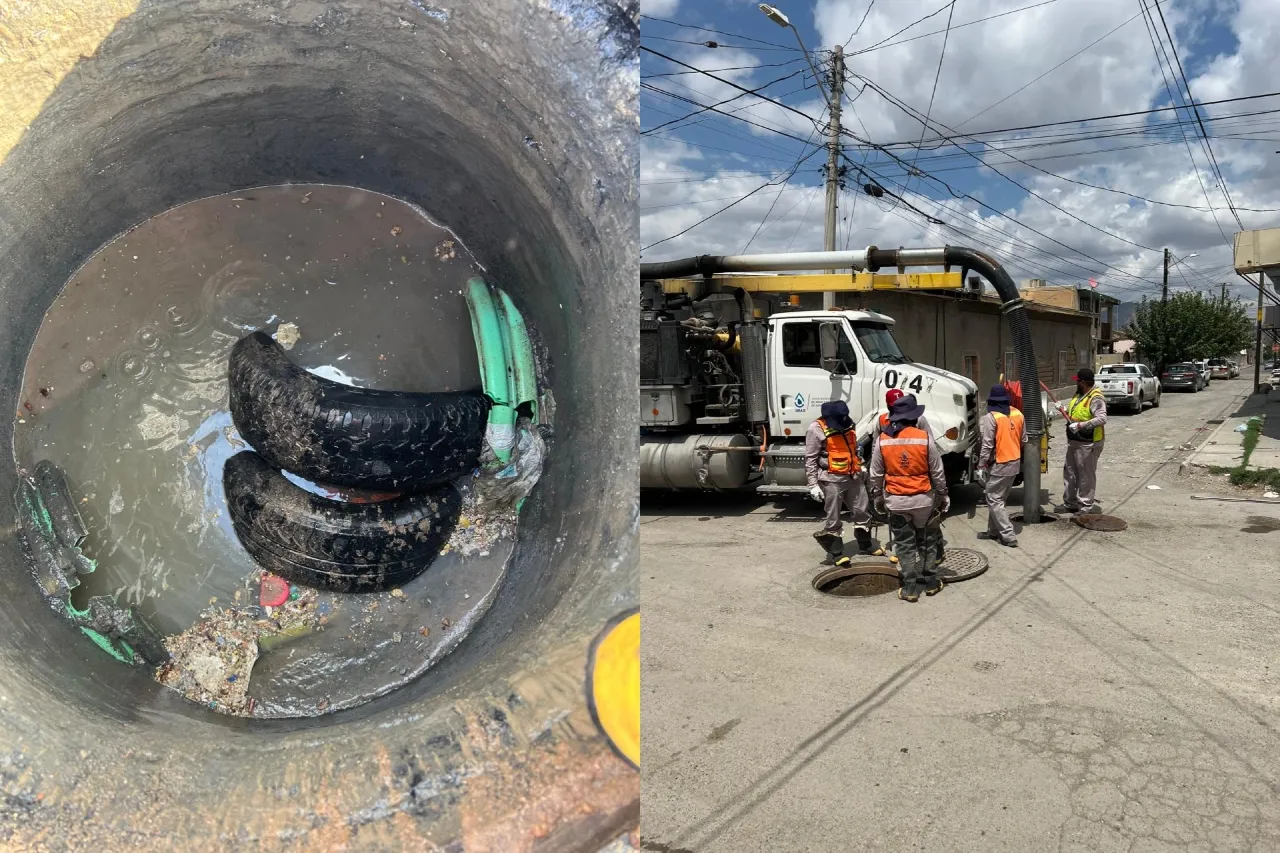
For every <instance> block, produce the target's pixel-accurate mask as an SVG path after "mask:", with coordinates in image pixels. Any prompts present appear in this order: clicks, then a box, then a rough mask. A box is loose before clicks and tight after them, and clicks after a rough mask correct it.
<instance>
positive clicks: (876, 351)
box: [853, 323, 911, 364]
mask: <svg viewBox="0 0 1280 853" xmlns="http://www.w3.org/2000/svg"><path fill="white" fill-rule="evenodd" d="M853 333H854V334H855V335H857V336H858V343H860V344H862V349H863V350H864V351H865V352H866V353H867V358H869V359H871V360H872V361H874V362H875V363H876V364H906V363H908V362H909V361H911V359H909V358H907V357H906V356H905V355H903V354H902V350H901V349H899V348H898V342H897V341H896V340H894V338H893V332H890V331H889V327H888V326H886V325H885V324H884V323H854V324H853Z"/></svg>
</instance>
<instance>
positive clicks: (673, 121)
mask: <svg viewBox="0 0 1280 853" xmlns="http://www.w3.org/2000/svg"><path fill="white" fill-rule="evenodd" d="M803 73H804V69H803V68H801V69H800V70H798V71H792V72H791V73H790V74H787V75H786V76H784V77H778V78H777V79H775V80H770V81H769V82H768V83H765V84H763V85H761V86H757V87H756V88H755V89H752V90H751V92H749V93H739V94H737V95H734V96H733V97H732V98H725V99H724V100H723V101H719V102H717V103H714V104H710V105H709V106H704V107H702V108H701V109H697V110H694V111H693V112H691V113H689V114H688V115H686V116H682V117H680V118H673V119H671V120H670V121H664V122H663V123H662V124H659V125H656V126H654V127H651V128H649V129H648V130H642V131H640V135H641V136H647V135H648V134H650V133H653V132H654V131H655V130H661V129H662V128H664V127H666V126H667V125H671V124H677V123H679V122H682V121H684V120H685V119H691V118H693V117H694V116H696V115H701V114H702V113H705V112H707V111H708V110H715V109H716V107H723V106H724V105H725V104H728V103H731V102H733V101H736V100H738V99H739V98H745V97H747V94H752V95H755V94H758V93H759V92H761V91H762V90H764V89H767V88H769V87H770V86H772V85H774V84H776V83H781V82H782V81H783V80H790V79H791V78H792V77H795V76H796V75H797V74H803ZM650 85H652V84H650ZM717 112H718V110H717Z"/></svg>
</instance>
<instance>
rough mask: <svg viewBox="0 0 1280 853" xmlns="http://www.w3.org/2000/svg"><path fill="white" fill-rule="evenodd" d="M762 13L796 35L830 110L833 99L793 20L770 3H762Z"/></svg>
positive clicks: (801, 50) (805, 59)
mask: <svg viewBox="0 0 1280 853" xmlns="http://www.w3.org/2000/svg"><path fill="white" fill-rule="evenodd" d="M760 11H761V12H764V15H765V17H766V18H768V19H769V20H771V21H773V22H774V23H775V24H777V25H778V26H780V27H782V28H784V29H788V30H791V32H793V33H795V34H796V42H798V43H799V45H800V52H801V53H803V54H804V61H805V62H807V63H809V70H810V71H812V72H813V78H814V80H816V81H817V83H818V91H819V92H821V93H822V100H824V101H826V103H827V107H828V108H830V106H831V98H830V96H828V95H827V89H826V87H825V86H823V85H822V77H821V76H820V75H819V74H818V69H817V68H815V67H814V65H813V60H812V59H810V58H809V50H808V48H806V47H805V46H804V39H802V38H800V31H799V30H797V29H796V28H795V26H794V25H792V23H791V19H790V18H788V17H787V16H786V15H784V14H782V10H781V9H779V8H778V7H777V6H770V5H769V4H768V3H761V4H760Z"/></svg>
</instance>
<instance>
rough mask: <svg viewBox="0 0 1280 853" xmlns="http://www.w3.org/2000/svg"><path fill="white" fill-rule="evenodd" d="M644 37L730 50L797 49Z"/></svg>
mask: <svg viewBox="0 0 1280 853" xmlns="http://www.w3.org/2000/svg"><path fill="white" fill-rule="evenodd" d="M645 38H647V39H649V40H651V41H669V42H673V43H675V44H691V45H694V46H695V47H707V48H711V49H713V50H714V49H715V48H720V47H723V48H727V49H730V50H790V51H795V50H798V49H799V48H795V47H781V46H779V47H755V46H752V45H745V44H722V43H720V42H718V41H691V40H689V39H673V38H667V37H665V36H645Z"/></svg>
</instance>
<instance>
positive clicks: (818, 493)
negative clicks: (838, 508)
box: [809, 486, 826, 503]
mask: <svg viewBox="0 0 1280 853" xmlns="http://www.w3.org/2000/svg"><path fill="white" fill-rule="evenodd" d="M809 497H811V498H813V499H814V500H815V501H817V502H818V503H823V502H825V500H826V496H825V495H824V494H822V487H821V486H810V487H809Z"/></svg>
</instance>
